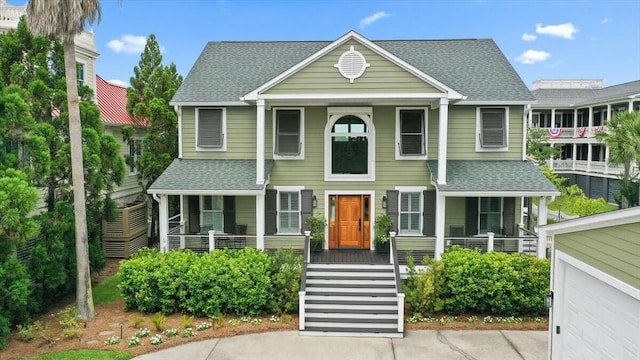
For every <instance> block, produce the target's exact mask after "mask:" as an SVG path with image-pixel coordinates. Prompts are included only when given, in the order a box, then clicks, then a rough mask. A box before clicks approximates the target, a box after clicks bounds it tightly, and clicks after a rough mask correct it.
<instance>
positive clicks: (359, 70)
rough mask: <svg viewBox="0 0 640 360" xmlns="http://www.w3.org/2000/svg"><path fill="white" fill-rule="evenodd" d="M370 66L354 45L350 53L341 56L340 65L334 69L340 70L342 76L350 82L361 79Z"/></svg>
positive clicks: (346, 52)
mask: <svg viewBox="0 0 640 360" xmlns="http://www.w3.org/2000/svg"><path fill="white" fill-rule="evenodd" d="M369 66H370V64H367V61H366V60H365V58H364V55H362V53H360V52H359V51H355V50H354V49H353V45H352V46H351V48H350V49H349V50H348V51H345V52H344V54H342V55H341V56H340V59H339V60H338V63H337V64H335V65H333V67H336V68H338V71H340V74H341V75H342V76H344V77H345V78H347V79H349V82H353V80H355V79H357V78H359V77H360V76H362V74H364V71H365V70H366V69H367V68H368V67H369Z"/></svg>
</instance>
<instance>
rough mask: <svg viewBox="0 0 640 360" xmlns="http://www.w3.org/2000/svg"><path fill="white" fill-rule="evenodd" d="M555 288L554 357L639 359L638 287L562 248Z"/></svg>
mask: <svg viewBox="0 0 640 360" xmlns="http://www.w3.org/2000/svg"><path fill="white" fill-rule="evenodd" d="M558 253H560V252H558ZM560 254H562V253H560ZM572 260H573V261H572ZM610 284H613V285H614V286H615V287H614V286H612V285H610ZM627 287H628V289H627ZM554 289H555V291H554V293H555V294H554V296H555V301H554V309H553V311H554V314H553V326H552V329H551V332H552V351H551V352H552V355H553V356H552V358H553V359H576V360H589V359H615V360H622V359H630V360H640V296H638V292H640V291H636V290H638V289H634V288H631V287H630V286H628V285H626V284H624V283H621V282H620V281H618V280H616V279H614V278H612V277H611V276H609V275H607V274H605V273H602V272H600V271H599V270H597V269H595V268H593V267H591V266H589V265H586V264H585V263H582V262H580V261H578V260H576V259H575V258H572V257H570V256H567V255H565V256H558V254H556V263H555V270H554ZM632 295H633V296H632ZM558 332H559V333H558Z"/></svg>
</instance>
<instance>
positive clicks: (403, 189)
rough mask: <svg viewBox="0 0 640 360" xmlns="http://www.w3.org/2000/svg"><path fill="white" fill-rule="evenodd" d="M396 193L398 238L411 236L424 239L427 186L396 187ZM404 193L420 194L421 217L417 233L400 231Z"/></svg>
mask: <svg viewBox="0 0 640 360" xmlns="http://www.w3.org/2000/svg"><path fill="white" fill-rule="evenodd" d="M394 189H395V190H396V191H398V204H397V206H398V219H397V220H398V236H406V237H411V236H421V237H424V235H423V234H422V233H423V229H424V222H423V220H424V216H423V215H422V214H423V213H424V205H425V204H424V195H423V191H426V190H427V187H426V186H396V187H395V188H394ZM402 193H418V201H419V202H420V210H419V214H420V216H419V217H418V232H417V233H405V232H402V231H401V229H400V216H401V210H400V209H401V205H402Z"/></svg>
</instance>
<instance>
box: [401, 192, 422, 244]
mask: <svg viewBox="0 0 640 360" xmlns="http://www.w3.org/2000/svg"><path fill="white" fill-rule="evenodd" d="M420 198H421V193H419V192H402V193H400V224H399V230H400V234H421V233H422V230H421V228H420V217H421V215H422V211H421V204H420Z"/></svg>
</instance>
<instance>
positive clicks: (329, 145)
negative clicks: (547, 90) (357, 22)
mask: <svg viewBox="0 0 640 360" xmlns="http://www.w3.org/2000/svg"><path fill="white" fill-rule="evenodd" d="M534 101H535V99H534V98H533V96H532V95H531V94H530V92H529V90H528V89H527V88H526V86H525V85H524V83H523V82H522V80H521V79H520V77H519V76H518V74H517V73H516V72H515V71H514V69H513V67H512V66H511V65H510V64H509V62H508V60H507V59H506V58H505V57H504V55H503V54H502V52H501V51H500V49H499V48H498V47H497V46H496V44H495V43H494V42H493V41H492V40H489V39H468V40H433V41H430V40H407V41H402V40H399V41H370V40H368V39H366V38H364V37H363V36H361V35H359V34H358V33H355V32H349V33H347V34H345V35H344V36H342V37H340V38H339V39H337V40H335V41H333V42H321V41H301V42H288V41H280V42H210V43H208V44H207V45H206V47H205V49H204V50H203V52H202V54H201V55H200V57H199V58H198V60H197V61H196V63H195V64H194V66H193V68H192V69H191V71H190V72H189V74H188V75H187V77H186V79H185V81H184V83H183V84H182V86H181V87H180V89H179V90H178V91H177V93H176V95H175V97H174V98H173V100H172V104H173V105H174V106H175V107H176V110H177V112H178V116H179V137H180V138H179V153H180V157H179V159H176V160H175V161H174V162H173V163H172V164H171V166H169V168H168V169H166V171H165V172H164V173H163V174H162V175H161V176H160V178H159V179H158V180H157V181H156V182H155V183H154V184H153V185H152V186H151V187H150V189H149V193H151V194H153V195H154V197H155V198H156V199H157V200H158V201H159V202H160V205H161V206H160V211H161V216H160V225H161V240H160V241H161V243H160V244H161V249H162V250H167V249H169V247H170V244H169V236H168V234H169V230H170V221H169V213H168V211H169V210H168V203H169V199H168V197H169V196H177V197H179V198H180V200H179V204H180V211H179V215H178V216H174V217H172V218H171V219H172V220H173V223H174V224H178V223H182V225H183V230H184V231H183V232H182V233H183V234H199V233H203V234H206V233H207V231H208V230H215V231H216V232H219V233H227V234H229V233H231V234H233V233H234V232H235V229H236V225H238V224H241V225H246V229H247V234H248V235H247V236H246V244H247V245H249V246H255V247H257V248H260V249H274V248H280V247H289V246H293V247H299V246H301V244H302V242H301V241H302V240H301V239H302V236H303V229H304V227H305V219H306V217H308V216H310V215H311V214H313V213H319V214H321V215H323V216H324V217H325V218H326V219H327V220H328V226H327V228H326V236H325V239H326V241H325V244H324V248H325V249H345V248H349V249H353V248H355V249H371V248H372V247H373V236H374V233H373V223H374V219H375V217H376V216H377V215H378V214H381V213H387V214H389V215H390V216H391V218H392V220H393V221H394V223H395V227H396V231H397V235H398V244H399V247H401V248H403V249H413V250H424V251H426V252H427V253H429V254H430V255H432V256H435V257H436V258H437V257H439V256H440V254H441V253H442V252H443V251H444V250H445V247H446V245H447V243H446V242H445V237H447V236H449V235H451V234H452V233H453V232H455V234H454V235H458V236H482V235H483V234H487V233H489V232H491V233H494V234H496V235H504V236H516V235H517V234H518V224H519V222H520V221H521V204H522V198H523V197H541V198H543V197H544V196H552V195H557V194H558V191H557V189H555V187H554V186H553V185H552V184H551V183H550V182H548V181H547V179H546V178H545V177H544V176H543V175H542V174H541V172H540V171H539V170H538V168H537V167H536V166H535V165H534V164H532V163H530V162H528V161H526V156H525V134H526V116H525V111H526V109H527V106H529V105H531V104H532V103H533V102H534ZM171 228H172V229H173V226H171Z"/></svg>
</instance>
